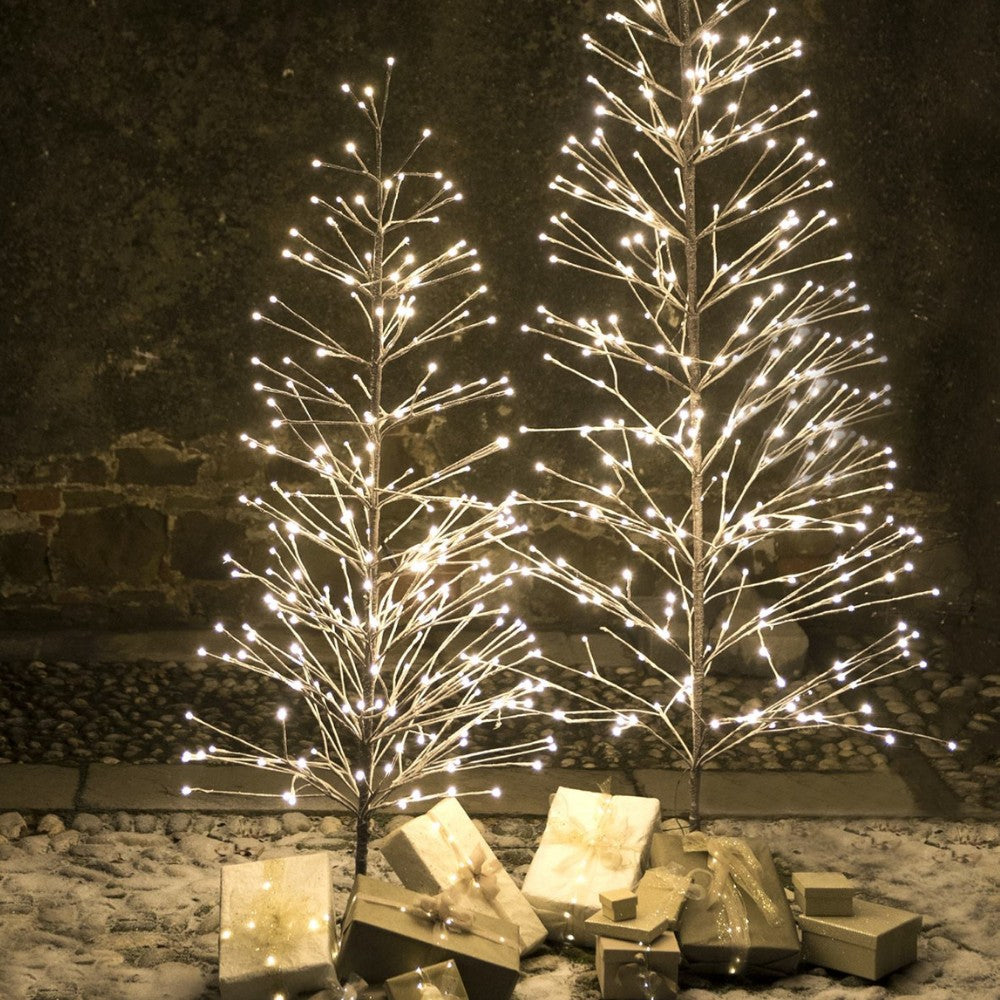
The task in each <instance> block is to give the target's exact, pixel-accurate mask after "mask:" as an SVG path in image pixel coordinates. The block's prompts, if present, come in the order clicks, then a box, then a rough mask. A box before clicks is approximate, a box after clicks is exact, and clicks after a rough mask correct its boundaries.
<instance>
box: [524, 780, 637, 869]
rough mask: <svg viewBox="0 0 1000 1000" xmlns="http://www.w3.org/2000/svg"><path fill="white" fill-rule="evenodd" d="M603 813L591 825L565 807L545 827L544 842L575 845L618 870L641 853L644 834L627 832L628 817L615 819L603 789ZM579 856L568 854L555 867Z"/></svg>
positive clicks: (573, 860)
mask: <svg viewBox="0 0 1000 1000" xmlns="http://www.w3.org/2000/svg"><path fill="white" fill-rule="evenodd" d="M601 795H602V810H603V811H602V814H601V818H600V820H599V821H598V823H597V826H596V827H590V826H588V825H587V824H586V823H584V822H582V821H581V820H579V819H577V818H576V817H575V816H569V815H566V813H565V810H563V811H562V812H560V814H559V815H558V816H554V817H553V822H552V823H551V825H550V826H548V827H547V828H546V830H545V838H544V839H545V843H548V844H566V845H568V846H571V847H578V848H580V849H581V850H583V851H584V852H585V853H586V854H587V855H590V856H592V857H596V858H597V859H598V860H599V861H600V862H601V864H602V865H603V866H604V867H605V868H609V869H611V870H612V871H620V870H621V869H622V868H625V867H627V866H628V865H629V864H630V863H634V862H635V857H633V858H631V859H630V858H628V857H627V855H628V854H632V855H635V856H636V857H637V856H638V855H640V854H642V850H643V847H644V846H645V841H644V839H643V838H638V837H633V838H632V839H631V840H630V839H629V836H628V820H627V819H626V820H625V821H624V822H618V823H617V824H616V823H615V822H614V816H613V807H612V799H613V796H612V795H611V793H610V792H602V793H601ZM578 860H579V859H578V858H574V857H569V858H566V859H565V860H563V861H562V862H560V863H559V864H557V865H556V866H555V867H556V869H557V870H561V869H564V868H566V867H567V866H568V865H571V864H573V863H575V862H577V861H578Z"/></svg>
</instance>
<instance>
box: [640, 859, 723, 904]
mask: <svg viewBox="0 0 1000 1000" xmlns="http://www.w3.org/2000/svg"><path fill="white" fill-rule="evenodd" d="M698 871H703V872H705V873H706V874H710V873H709V872H708V869H707V868H700V869H699V868H696V869H694V871H689V872H684V871H681V869H680V866H678V865H660V866H659V867H657V868H649V869H647V871H646V872H645V873H644V874H643V876H642V881H643V883H644V884H645V885H647V886H649V887H650V888H653V889H660V890H662V891H663V892H676V893H678V894H680V895H682V896H684V897H685V898H686V899H702V898H703V897H704V895H705V890H704V889H703V888H702V887H701V886H700V885H698V884H697V883H696V882H694V881H693V878H694V875H695V873H696V872H698Z"/></svg>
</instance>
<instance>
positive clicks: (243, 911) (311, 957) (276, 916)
mask: <svg viewBox="0 0 1000 1000" xmlns="http://www.w3.org/2000/svg"><path fill="white" fill-rule="evenodd" d="M331 857H332V856H331V855H330V854H328V853H327V852H325V851H320V852H317V853H314V854H297V855H293V856H291V857H287V858H271V859H269V860H267V861H253V862H248V863H246V864H239V865H237V864H232V865H225V866H224V867H223V868H222V888H221V906H220V917H219V992H220V995H221V997H222V1000H274V998H275V997H276V996H282V997H286V998H289V1000H290V998H291V997H294V996H295V995H296V994H298V993H302V992H305V991H306V990H318V989H320V988H322V987H323V986H324V985H325V984H326V983H327V982H328V980H329V977H330V975H331V974H332V972H333V952H334V949H335V937H336V934H335V932H336V924H335V922H334V920H333V919H332V916H333V878H332V870H331Z"/></svg>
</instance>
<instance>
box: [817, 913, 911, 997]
mask: <svg viewBox="0 0 1000 1000" xmlns="http://www.w3.org/2000/svg"><path fill="white" fill-rule="evenodd" d="M798 921H799V926H800V927H801V928H802V955H803V957H804V958H805V960H806V961H807V962H813V963H815V964H816V965H822V966H823V967H824V968H827V969H836V970H837V971H838V972H848V973H851V974H852V975H855V976H861V977H862V978H863V979H881V978H882V977H883V976H887V975H888V974H889V973H890V972H895V970H896V969H901V968H902V967H903V966H904V965H909V964H910V962H913V961H915V960H916V957H917V938H918V937H919V935H920V925H921V923H922V920H921V917H920V915H919V914H917V913H909V912H908V911H906V910H897V909H896V908H895V907H892V906H882V905H881V904H880V903H869V902H868V900H866V899H855V900H854V912H853V913H852V914H851V915H850V916H839V917H810V916H806V915H804V914H802V915H800V916H799V917H798Z"/></svg>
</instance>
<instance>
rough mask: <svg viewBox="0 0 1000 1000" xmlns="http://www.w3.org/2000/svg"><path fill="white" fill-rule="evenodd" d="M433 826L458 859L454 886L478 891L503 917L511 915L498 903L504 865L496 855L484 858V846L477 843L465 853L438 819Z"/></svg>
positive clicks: (458, 889) (467, 891)
mask: <svg viewBox="0 0 1000 1000" xmlns="http://www.w3.org/2000/svg"><path fill="white" fill-rule="evenodd" d="M434 829H435V830H436V831H437V832H438V834H439V835H440V837H441V839H442V840H443V841H444V842H445V843H446V844H447V845H448V846H449V847H450V848H451V849H452V851H453V852H454V854H455V857H456V859H457V860H458V867H457V869H456V872H455V880H454V882H453V888H454V890H455V891H456V892H457V893H459V894H460V895H462V896H472V895H475V894H479V895H481V896H482V898H483V899H485V900H486V902H488V903H489V904H490V905H491V906H492V907H493V908H494V909H495V910H496V911H497V913H498V914H499V915H500V916H501V917H503V918H504V919H505V920H508V919H510V918H509V917H508V915H507V914H506V913H505V912H504V911H503V909H502V908H500V906H499V905H498V904H497V896H498V895H499V893H500V879H499V878H498V876H499V874H500V872H502V871H503V865H501V864H500V862H499V861H498V860H497V859H496V858H492V859H491V858H487V856H486V848H485V847H484V846H483V845H482V844H476V846H475V847H473V848H472V851H471V853H470V854H468V855H466V853H465V851H463V850H462V848H461V847H459V845H458V841H457V840H456V839H455V836H454V835H453V834H452V833H451V832H450V831H449V830H448V829H447V828H446V827H445V825H444V823H442V822H441V821H440V820H435V821H434Z"/></svg>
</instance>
